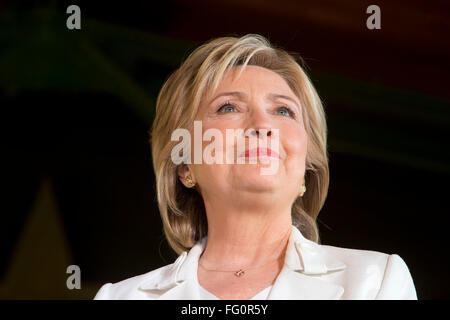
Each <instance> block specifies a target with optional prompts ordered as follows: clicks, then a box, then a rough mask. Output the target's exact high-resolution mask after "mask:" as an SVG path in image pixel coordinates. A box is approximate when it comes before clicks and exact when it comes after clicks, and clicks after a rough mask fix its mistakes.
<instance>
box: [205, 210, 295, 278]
mask: <svg viewBox="0 0 450 320" xmlns="http://www.w3.org/2000/svg"><path fill="white" fill-rule="evenodd" d="M221 208H226V209H221ZM206 209H207V216H208V241H207V244H206V248H205V250H204V252H203V254H202V256H201V258H200V260H201V263H202V265H203V266H205V267H207V268H210V269H221V270H234V269H237V270H238V269H244V268H253V267H258V266H261V265H264V264H267V263H270V262H273V261H274V260H280V259H284V253H285V250H286V247H287V243H288V241H289V236H290V231H291V225H292V220H291V211H290V208H284V209H283V208H278V210H275V209H274V210H269V209H268V208H264V210H263V209H262V208H259V209H260V211H259V212H256V211H257V210H242V209H241V210H239V209H233V207H232V206H230V205H228V206H214V207H209V208H208V206H207V205H206Z"/></svg>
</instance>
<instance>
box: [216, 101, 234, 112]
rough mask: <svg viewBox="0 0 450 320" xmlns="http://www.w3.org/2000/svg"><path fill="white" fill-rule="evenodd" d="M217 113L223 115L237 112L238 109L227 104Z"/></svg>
mask: <svg viewBox="0 0 450 320" xmlns="http://www.w3.org/2000/svg"><path fill="white" fill-rule="evenodd" d="M217 112H221V113H228V112H236V108H235V107H234V106H233V105H232V104H229V103H225V104H224V105H222V106H221V107H220V108H219V110H217Z"/></svg>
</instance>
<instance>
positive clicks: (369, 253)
mask: <svg viewBox="0 0 450 320" xmlns="http://www.w3.org/2000/svg"><path fill="white" fill-rule="evenodd" d="M320 247H321V248H322V249H323V250H325V251H326V252H328V254H331V255H333V256H334V257H336V258H337V259H339V260H340V261H342V263H343V264H345V266H346V272H347V274H351V275H352V278H353V279H354V280H355V284H363V283H364V282H367V281H369V280H370V282H372V283H374V284H375V283H376V284H377V285H376V286H377V295H376V298H377V299H417V295H416V291H415V286H414V282H413V279H412V277H411V273H410V270H409V268H408V266H407V264H406V262H405V261H404V260H403V258H402V257H400V255H398V254H396V253H392V254H388V253H383V252H379V251H373V250H361V249H351V248H342V247H335V246H329V245H320Z"/></svg>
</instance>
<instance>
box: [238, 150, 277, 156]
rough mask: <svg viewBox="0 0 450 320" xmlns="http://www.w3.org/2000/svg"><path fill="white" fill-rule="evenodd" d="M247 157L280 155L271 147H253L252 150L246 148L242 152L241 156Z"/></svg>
mask: <svg viewBox="0 0 450 320" xmlns="http://www.w3.org/2000/svg"><path fill="white" fill-rule="evenodd" d="M244 156H245V157H246V158H252V157H265V156H267V157H273V158H280V155H279V154H278V153H277V152H275V151H273V150H272V149H269V148H253V149H250V150H245V152H244V153H243V154H241V157H244Z"/></svg>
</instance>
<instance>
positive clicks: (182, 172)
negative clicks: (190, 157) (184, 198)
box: [177, 164, 196, 188]
mask: <svg viewBox="0 0 450 320" xmlns="http://www.w3.org/2000/svg"><path fill="white" fill-rule="evenodd" d="M177 174H178V178H179V179H180V181H181V183H182V184H184V185H185V187H187V188H192V187H193V186H195V184H196V181H195V177H194V174H193V172H192V170H191V168H190V167H189V166H188V165H186V164H181V165H179V166H178V167H177Z"/></svg>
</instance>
